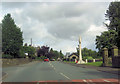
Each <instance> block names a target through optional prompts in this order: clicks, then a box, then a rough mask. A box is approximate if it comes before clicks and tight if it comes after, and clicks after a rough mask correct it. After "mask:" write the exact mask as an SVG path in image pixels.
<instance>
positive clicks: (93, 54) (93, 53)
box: [76, 47, 98, 59]
mask: <svg viewBox="0 0 120 84" xmlns="http://www.w3.org/2000/svg"><path fill="white" fill-rule="evenodd" d="M76 49H77V55H79V48H76ZM82 57H83V58H84V59H87V58H88V57H91V58H98V53H97V52H96V51H93V50H91V49H88V48H86V47H85V48H83V49H82Z"/></svg>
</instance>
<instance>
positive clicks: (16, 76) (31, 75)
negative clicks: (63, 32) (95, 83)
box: [3, 61, 118, 82]
mask: <svg viewBox="0 0 120 84" xmlns="http://www.w3.org/2000/svg"><path fill="white" fill-rule="evenodd" d="M3 72H6V73H7V76H6V77H5V78H4V79H3V82H35V81H55V80H57V81H63V80H68V81H69V80H74V81H75V80H76V81H77V80H83V81H86V80H88V79H91V80H94V79H96V80H97V79H101V80H102V79H118V75H117V74H110V73H106V72H100V71H97V70H95V69H89V68H82V67H76V66H72V65H69V64H64V63H62V62H59V61H52V62H33V63H29V64H24V65H20V66H14V67H5V68H3ZM84 79H86V80H84ZM104 81H105V80H104ZM106 81H108V82H109V80H106Z"/></svg>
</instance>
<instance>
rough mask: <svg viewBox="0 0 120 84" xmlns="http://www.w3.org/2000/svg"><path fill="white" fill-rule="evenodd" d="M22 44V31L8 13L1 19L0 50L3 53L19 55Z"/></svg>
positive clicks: (16, 56)
mask: <svg viewBox="0 0 120 84" xmlns="http://www.w3.org/2000/svg"><path fill="white" fill-rule="evenodd" d="M22 45H23V37H22V32H21V30H20V28H19V27H17V26H16V24H15V22H14V20H13V19H12V17H11V15H10V14H7V15H5V17H4V19H3V20H2V50H3V52H4V54H10V55H12V56H13V57H15V58H18V57H21V56H20V55H19V53H20V50H21V48H22Z"/></svg>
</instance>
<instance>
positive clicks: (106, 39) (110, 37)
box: [96, 30, 118, 55]
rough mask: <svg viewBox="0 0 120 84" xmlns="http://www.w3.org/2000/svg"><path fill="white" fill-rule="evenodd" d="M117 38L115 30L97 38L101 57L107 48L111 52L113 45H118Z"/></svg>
mask: <svg viewBox="0 0 120 84" xmlns="http://www.w3.org/2000/svg"><path fill="white" fill-rule="evenodd" d="M117 36H118V35H117V32H116V31H115V30H109V31H104V32H103V33H102V34H101V35H100V36H96V48H98V50H99V54H100V55H101V54H102V49H103V48H105V47H106V48H108V50H109V51H110V50H111V47H112V46H113V45H117V43H116V41H115V39H116V37H117ZM109 55H110V53H109Z"/></svg>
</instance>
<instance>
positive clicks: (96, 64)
mask: <svg viewBox="0 0 120 84" xmlns="http://www.w3.org/2000/svg"><path fill="white" fill-rule="evenodd" d="M102 63H103V62H102V61H100V62H91V63H86V65H92V66H101V65H102Z"/></svg>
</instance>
